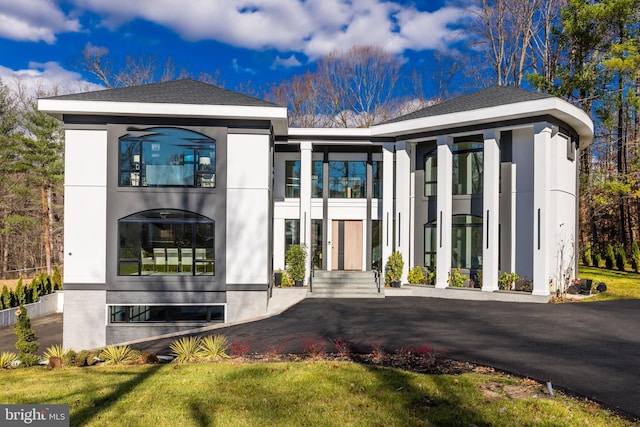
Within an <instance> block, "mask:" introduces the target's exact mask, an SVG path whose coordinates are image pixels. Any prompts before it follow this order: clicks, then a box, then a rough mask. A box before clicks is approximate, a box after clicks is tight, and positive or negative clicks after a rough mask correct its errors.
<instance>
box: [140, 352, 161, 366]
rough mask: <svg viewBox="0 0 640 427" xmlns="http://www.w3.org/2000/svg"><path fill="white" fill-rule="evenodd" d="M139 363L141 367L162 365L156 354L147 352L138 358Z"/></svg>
mask: <svg viewBox="0 0 640 427" xmlns="http://www.w3.org/2000/svg"><path fill="white" fill-rule="evenodd" d="M138 363H140V364H141V365H154V364H156V363H160V359H158V356H156V354H155V353H152V352H150V351H145V352H144V353H142V354H141V355H140V356H139V357H138Z"/></svg>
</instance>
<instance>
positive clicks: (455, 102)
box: [383, 86, 553, 124]
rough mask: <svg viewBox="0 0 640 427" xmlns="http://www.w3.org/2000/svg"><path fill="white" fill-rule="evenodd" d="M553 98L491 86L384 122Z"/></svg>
mask: <svg viewBox="0 0 640 427" xmlns="http://www.w3.org/2000/svg"><path fill="white" fill-rule="evenodd" d="M546 98H553V96H552V95H549V94H546V93H539V92H532V91H530V90H525V89H518V88H513V87H507V86H491V87H488V88H486V89H482V90H479V91H477V92H473V93H471V94H469V95H463V96H460V97H457V98H453V99H449V100H447V101H444V102H441V103H439V104H434V105H431V106H429V107H426V108H423V109H421V110H418V111H414V112H413V113H409V114H405V115H404V116H400V117H396V118H395V119H391V120H388V121H386V122H384V123H383V124H385V123H395V122H401V121H404V120H411V119H420V118H423V117H433V116H441V115H444V114H452V113H461V112H464V111H471V110H477V109H480V108H490V107H498V106H502V105H507V104H516V103H519V102H526V101H535V100H538V99H546Z"/></svg>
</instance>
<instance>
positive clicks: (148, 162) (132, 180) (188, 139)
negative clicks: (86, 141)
mask: <svg viewBox="0 0 640 427" xmlns="http://www.w3.org/2000/svg"><path fill="white" fill-rule="evenodd" d="M119 163H120V169H119V170H120V179H119V185H120V186H121V187H215V186H216V141H215V140H214V139H212V138H209V137H208V136H205V135H202V134H200V133H197V132H194V131H191V130H187V129H180V128H163V127H155V128H150V129H145V130H144V131H132V132H129V133H128V134H126V135H124V136H123V137H121V138H120V162H119Z"/></svg>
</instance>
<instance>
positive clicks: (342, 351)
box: [330, 338, 352, 359]
mask: <svg viewBox="0 0 640 427" xmlns="http://www.w3.org/2000/svg"><path fill="white" fill-rule="evenodd" d="M330 341H331V343H332V344H333V348H334V349H335V350H336V354H337V355H338V357H342V358H345V359H350V358H351V353H352V352H351V346H350V345H349V342H348V341H347V340H345V339H344V338H337V339H330Z"/></svg>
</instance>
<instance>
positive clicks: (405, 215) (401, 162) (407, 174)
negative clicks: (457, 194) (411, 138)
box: [396, 141, 411, 282]
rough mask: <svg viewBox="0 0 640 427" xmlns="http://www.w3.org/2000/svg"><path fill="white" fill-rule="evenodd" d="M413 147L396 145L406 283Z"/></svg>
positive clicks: (398, 235) (398, 232)
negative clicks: (411, 154) (411, 153)
mask: <svg viewBox="0 0 640 427" xmlns="http://www.w3.org/2000/svg"><path fill="white" fill-rule="evenodd" d="M410 151H411V146H410V144H409V143H408V142H406V141H400V142H397V143H396V250H398V251H400V253H401V254H402V259H403V260H404V269H403V271H402V278H401V279H400V280H401V281H402V282H406V279H407V271H408V270H409V266H410V258H409V223H410V221H411V213H410V212H411V200H410V198H411V188H410V187H411V179H410V178H411V160H410V159H411V156H410Z"/></svg>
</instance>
